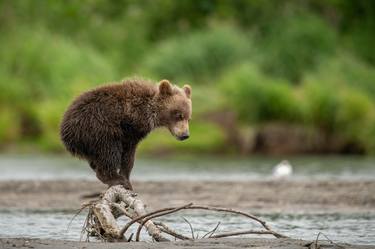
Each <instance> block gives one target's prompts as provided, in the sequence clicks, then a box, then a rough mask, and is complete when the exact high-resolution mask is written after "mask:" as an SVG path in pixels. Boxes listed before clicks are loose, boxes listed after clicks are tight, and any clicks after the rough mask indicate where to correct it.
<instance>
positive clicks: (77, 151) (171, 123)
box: [60, 79, 191, 190]
mask: <svg viewBox="0 0 375 249" xmlns="http://www.w3.org/2000/svg"><path fill="white" fill-rule="evenodd" d="M190 118H191V88H190V86H188V85H185V86H184V87H183V88H179V87H177V86H174V85H171V84H170V83H169V81H167V80H162V81H161V82H160V83H159V85H158V86H157V85H156V84H152V83H151V82H149V81H145V80H139V79H133V80H127V81H124V82H122V83H120V84H113V85H106V86H102V87H98V88H96V89H93V90H91V91H88V92H85V93H83V94H82V95H80V96H79V97H78V98H76V99H75V100H74V101H73V103H72V104H71V105H70V106H69V108H68V110H67V111H66V113H65V114H64V117H63V120H62V122H61V127H60V135H61V140H62V142H63V143H64V145H65V147H66V149H67V150H68V151H69V152H70V153H72V154H73V155H75V156H78V157H80V158H84V159H86V160H87V161H88V162H89V164H90V166H91V168H92V169H93V170H94V171H95V172H96V175H97V177H98V179H99V180H101V181H102V182H103V183H105V184H108V185H109V186H112V185H117V184H122V185H124V187H125V188H127V189H131V190H132V186H131V184H130V181H129V176H130V173H131V170H132V168H133V164H134V157H135V151H136V147H137V144H138V143H139V142H140V141H141V140H142V139H143V138H145V137H146V136H147V134H148V133H149V132H150V131H151V130H153V129H154V128H156V127H161V126H165V127H167V128H168V129H169V130H170V132H171V133H172V134H173V135H174V136H176V137H177V138H178V139H179V140H184V139H186V138H188V137H189V123H188V121H189V120H190Z"/></svg>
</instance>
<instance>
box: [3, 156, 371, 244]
mask: <svg viewBox="0 0 375 249" xmlns="http://www.w3.org/2000/svg"><path fill="white" fill-rule="evenodd" d="M282 159H288V160H289V161H290V163H291V164H292V165H293V175H292V176H291V178H292V179H306V180H312V179H345V180H359V179H366V180H375V159H374V158H362V157H293V158H261V157H251V158H241V159H233V158H224V159H223V158H220V159H216V158H199V159H187V158H176V159H168V160H167V159H165V160H162V159H157V160H155V159H139V160H137V161H136V165H135V169H134V174H133V179H135V180H154V181H168V180H179V179H184V180H197V181H199V180H216V181H221V180H236V181H243V180H264V179H268V178H271V173H272V168H273V167H274V165H276V164H277V163H278V162H280V161H281V160H282ZM0 172H1V174H0V181H1V180H22V179H35V180H36V179H39V180H46V179H50V180H51V179H95V175H94V172H92V171H91V169H90V168H89V166H88V165H87V163H86V162H84V161H79V160H77V159H74V158H71V157H47V156H29V155H27V156H18V155H13V156H12V155H2V156H0ZM0 194H1V193H0ZM260 215H261V216H262V217H264V219H265V220H267V221H269V222H270V224H271V225H273V226H274V228H275V229H276V230H277V231H279V232H282V233H285V234H286V235H289V236H291V237H293V238H302V239H310V240H311V239H314V238H315V237H316V235H317V234H318V233H319V232H323V233H324V234H325V235H327V236H328V237H329V238H330V239H332V240H334V241H340V242H348V243H356V244H375V213H374V212H372V213H360V214H358V213H355V214H340V213H337V214H324V213H322V214H277V213H262V214H260ZM73 216H74V213H72V212H62V211H49V212H42V211H38V210H35V211H33V212H31V211H26V212H24V211H12V210H0V237H4V236H7V237H22V236H25V237H35V238H52V239H68V240H79V239H80V237H79V234H80V231H81V226H82V224H83V221H84V214H80V215H78V216H77V217H76V218H75V219H74V221H73V222H72V223H71V225H70V227H69V228H68V223H69V220H70V219H71V218H72V217H73ZM184 216H185V217H186V218H188V219H189V221H190V222H191V223H192V224H193V226H194V227H195V229H196V232H197V233H199V234H200V235H201V236H202V235H203V234H204V233H205V232H206V231H205V229H208V228H212V227H214V226H215V225H216V223H217V221H221V222H222V224H221V225H220V227H219V231H226V230H231V229H250V228H252V227H251V226H249V224H248V223H244V220H243V219H239V218H237V217H233V216H225V215H219V214H215V215H212V214H207V213H204V212H191V213H184ZM164 220H165V221H166V222H167V223H168V224H170V225H171V226H173V227H174V228H176V229H177V230H180V231H183V232H184V233H185V234H190V229H189V226H188V225H187V224H186V223H185V222H184V221H183V219H182V218H181V216H179V215H177V216H172V217H167V218H165V219H164Z"/></svg>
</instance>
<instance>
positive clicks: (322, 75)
mask: <svg viewBox="0 0 375 249" xmlns="http://www.w3.org/2000/svg"><path fill="white" fill-rule="evenodd" d="M306 81H312V82H314V83H315V82H321V81H324V82H325V83H326V84H329V85H332V86H333V87H335V88H342V87H347V86H348V87H350V88H352V89H358V90H361V91H363V92H366V93H368V94H369V95H370V96H372V97H375V84H374V82H375V70H374V68H373V67H371V66H369V65H367V64H365V63H363V62H362V61H360V60H358V58H356V57H353V56H352V55H350V54H348V53H343V52H341V53H340V54H338V56H335V57H332V58H329V59H327V60H325V61H323V62H322V63H321V65H320V66H319V67H318V68H317V70H316V71H315V72H314V73H311V74H309V75H308V76H307V77H306Z"/></svg>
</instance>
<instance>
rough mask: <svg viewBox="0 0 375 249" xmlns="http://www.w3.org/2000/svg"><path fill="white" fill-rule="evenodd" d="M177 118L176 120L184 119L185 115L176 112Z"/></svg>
mask: <svg viewBox="0 0 375 249" xmlns="http://www.w3.org/2000/svg"><path fill="white" fill-rule="evenodd" d="M174 116H175V118H176V120H183V119H184V115H183V114H182V113H179V112H178V113H175V115H174Z"/></svg>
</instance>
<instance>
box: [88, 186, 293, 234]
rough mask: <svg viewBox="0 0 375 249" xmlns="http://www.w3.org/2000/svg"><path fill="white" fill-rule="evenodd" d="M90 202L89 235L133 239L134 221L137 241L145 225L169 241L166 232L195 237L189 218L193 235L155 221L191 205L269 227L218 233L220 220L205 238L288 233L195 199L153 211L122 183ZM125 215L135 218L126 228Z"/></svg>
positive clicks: (252, 216) (239, 212)
mask: <svg viewBox="0 0 375 249" xmlns="http://www.w3.org/2000/svg"><path fill="white" fill-rule="evenodd" d="M89 206H90V211H89V214H88V217H87V219H86V221H85V227H84V230H83V231H86V233H87V234H88V235H87V236H90V235H92V234H94V235H95V236H98V237H100V238H102V239H104V240H106V241H112V240H117V241H119V240H121V241H131V239H132V236H133V234H132V235H130V236H129V239H126V237H125V233H126V232H127V231H128V229H129V228H130V227H131V226H132V225H133V224H134V223H139V226H138V228H137V231H136V233H135V240H136V241H139V240H140V234H141V231H142V228H143V227H145V228H146V230H147V232H148V234H149V235H150V236H151V237H152V238H153V239H154V240H155V241H169V240H168V239H167V238H166V237H164V236H163V233H164V234H167V235H169V236H172V237H174V238H176V239H181V240H195V239H198V237H197V238H195V236H194V229H193V226H192V225H191V223H190V222H189V221H187V220H186V219H185V221H186V222H187V223H188V224H189V226H190V229H191V233H192V238H189V237H187V236H185V235H182V234H179V233H178V232H176V231H174V230H173V229H171V228H169V227H168V226H167V225H166V224H164V223H162V222H153V221H152V220H153V219H155V218H158V217H162V216H165V215H170V214H173V213H176V212H178V211H181V210H187V209H190V210H191V209H200V210H208V211H215V212H226V213H232V214H237V215H241V216H244V217H246V218H248V219H251V220H253V221H256V222H257V223H259V224H260V225H261V226H262V227H263V228H264V229H265V230H245V231H233V232H227V233H221V234H214V233H215V232H216V230H217V228H218V227H219V225H220V222H218V224H217V225H216V226H215V228H214V229H213V230H211V231H209V232H207V233H206V234H205V235H204V236H203V237H202V238H204V237H206V236H208V238H223V237H229V236H237V235H244V234H269V235H273V236H275V237H276V238H285V237H287V236H285V235H283V234H280V233H277V232H275V231H273V230H272V229H271V228H270V227H269V226H268V225H267V224H266V222H265V221H263V220H261V219H260V218H258V217H256V216H254V215H252V214H248V213H244V212H241V211H237V210H233V209H227V208H221V207H210V206H201V205H193V203H189V204H186V205H183V206H178V207H169V208H163V209H158V210H155V211H152V212H146V209H145V205H144V203H143V202H142V200H141V199H139V198H138V197H137V194H136V193H134V192H132V191H129V190H126V189H125V188H124V187H123V186H121V185H117V186H112V187H110V188H109V189H108V190H107V191H106V192H105V193H104V194H103V196H102V197H101V198H100V200H98V201H96V202H93V203H91V204H90V205H89ZM123 215H125V216H126V217H128V218H130V219H131V220H130V221H129V222H128V223H127V224H126V225H125V226H124V227H123V228H122V229H120V228H119V226H118V224H117V221H116V220H117V219H118V218H119V217H121V216H123Z"/></svg>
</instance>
